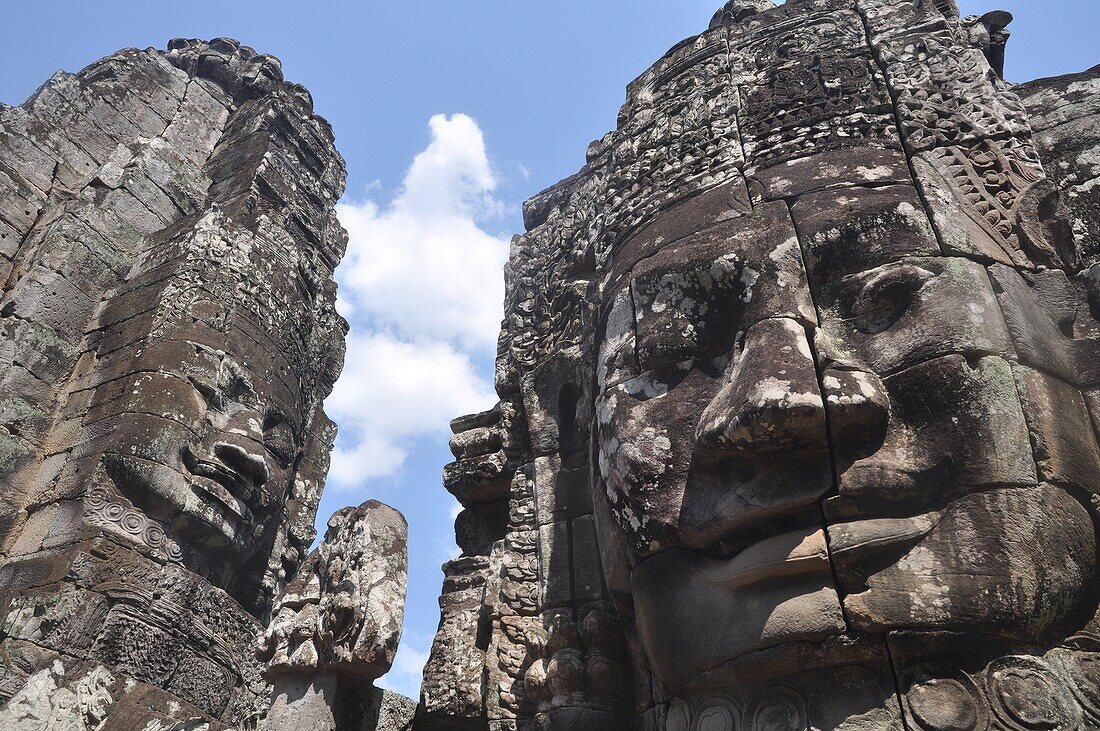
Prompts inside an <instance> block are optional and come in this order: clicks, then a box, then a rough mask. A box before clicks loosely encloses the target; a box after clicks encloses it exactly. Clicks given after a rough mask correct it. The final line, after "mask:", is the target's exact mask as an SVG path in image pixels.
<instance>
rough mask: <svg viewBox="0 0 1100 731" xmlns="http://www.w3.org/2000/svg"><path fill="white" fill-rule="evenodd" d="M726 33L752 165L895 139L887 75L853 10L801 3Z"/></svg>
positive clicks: (892, 143) (893, 143) (893, 144)
mask: <svg viewBox="0 0 1100 731" xmlns="http://www.w3.org/2000/svg"><path fill="white" fill-rule="evenodd" d="M807 5H810V7H809V8H807ZM833 5H834V6H835V3H834V4H833ZM815 11H816V12H815ZM787 13H789V14H790V15H791V16H793V17H784V16H785V14H787ZM777 16H778V17H777ZM731 34H732V35H731V39H730V46H731V63H732V64H733V68H734V74H735V79H736V80H737V82H738V83H739V84H740V85H741V89H742V94H743V95H744V100H745V101H744V104H743V105H742V109H741V110H740V119H741V136H742V140H743V142H744V146H745V155H746V157H747V159H748V163H749V164H750V165H751V166H754V167H764V166H767V165H770V164H775V163H777V162H781V161H783V160H787V159H791V158H793V157H797V156H800V155H805V154H808V153H818V152H823V151H825V150H828V149H832V148H836V147H845V146H850V145H861V144H867V143H868V142H874V143H876V144H880V145H883V146H887V147H896V146H898V145H899V144H900V142H899V140H898V136H897V132H896V124H895V120H894V115H893V108H892V104H891V101H890V96H889V94H888V93H887V91H886V84H885V80H884V79H883V77H882V74H881V72H880V71H879V69H878V67H877V65H876V64H875V62H874V59H873V58H872V56H871V53H870V49H869V48H868V47H867V45H866V41H865V39H864V37H863V24H862V22H861V21H860V18H859V16H858V15H857V14H856V13H855V12H854V11H853V10H850V9H847V8H844V9H837V8H835V7H830V8H827V9H823V10H817V8H815V7H813V5H812V4H809V3H800V4H799V6H798V7H795V6H791V7H790V8H786V7H781V8H777V9H776V10H774V11H772V12H769V13H767V14H766V15H757V16H751V17H750V18H749V19H748V20H747V21H745V22H744V23H741V24H739V25H737V26H735V27H733V28H732V29H731Z"/></svg>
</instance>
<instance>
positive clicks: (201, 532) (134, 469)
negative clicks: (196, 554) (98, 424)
mask: <svg viewBox="0 0 1100 731" xmlns="http://www.w3.org/2000/svg"><path fill="white" fill-rule="evenodd" d="M103 462H104V466H105V468H106V470H107V474H108V476H109V477H110V478H111V480H112V481H113V482H114V484H115V485H116V486H117V487H118V489H119V491H120V492H121V494H122V495H123V496H124V497H126V498H127V499H129V500H130V501H131V502H132V503H133V504H134V507H136V508H138V509H139V510H141V511H142V512H144V513H145V514H146V515H147V516H148V517H149V518H151V519H153V520H156V521H158V522H159V523H161V524H162V525H163V526H164V527H165V530H166V531H167V532H169V533H170V534H172V535H175V536H177V537H179V538H180V539H182V540H184V541H186V542H187V543H189V544H191V545H192V547H195V548H200V549H204V550H205V549H217V548H226V547H230V546H237V547H240V545H241V543H242V540H243V541H244V542H249V543H250V542H251V535H250V532H249V531H248V530H243V528H244V527H245V525H246V524H248V521H246V520H244V518H243V516H242V515H241V514H240V513H235V512H234V511H232V510H231V509H230V508H229V507H228V506H226V505H225V503H224V501H222V500H218V499H216V498H215V497H214V495H213V494H212V493H213V492H214V491H215V490H214V488H220V485H216V483H212V484H213V485H214V487H211V488H210V489H209V490H205V489H202V486H201V485H198V484H196V483H198V482H200V481H202V482H207V481H206V480H202V478H194V477H191V478H189V477H188V476H185V475H184V474H182V473H180V472H178V471H177V470H175V469H173V468H171V467H169V466H167V465H164V464H161V463H158V462H152V461H149V460H144V459H139V458H135V457H128V456H122V455H106V456H105V457H104V459H103ZM223 491H224V490H223ZM245 510H246V512H247V509H245ZM248 517H249V519H250V518H251V516H250V515H249V516H248Z"/></svg>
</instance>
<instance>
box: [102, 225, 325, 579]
mask: <svg viewBox="0 0 1100 731" xmlns="http://www.w3.org/2000/svg"><path fill="white" fill-rule="evenodd" d="M228 232H229V233H226V229H221V230H218V229H216V228H215V227H214V226H211V227H210V229H209V231H204V230H203V228H202V225H201V223H200V225H199V228H198V233H197V234H196V235H195V236H194V237H193V238H192V239H190V240H187V241H183V242H180V243H179V244H178V245H177V246H173V247H171V251H172V252H173V253H172V255H171V256H169V255H160V256H162V258H163V260H164V261H163V263H158V262H151V263H150V265H149V266H148V268H147V271H145V272H143V273H142V274H140V275H138V276H136V277H134V278H133V279H132V280H131V281H130V282H129V283H128V284H127V286H126V287H125V288H124V289H123V291H122V292H120V294H118V295H117V296H116V297H115V298H114V299H113V300H112V301H111V302H110V303H108V305H107V307H106V309H105V312H104V316H103V318H102V322H103V328H102V337H101V339H100V344H99V354H100V355H99V362H98V364H97V367H98V368H99V369H100V370H101V375H97V379H98V380H100V381H103V382H104V384H103V385H101V386H100V387H99V388H98V389H97V390H96V392H95V395H94V397H93V405H92V414H93V416H94V417H95V419H96V421H97V422H98V423H108V422H109V423H111V424H113V427H112V432H111V434H110V439H109V444H108V445H107V447H106V449H105V451H104V453H103V454H102V455H101V464H102V465H103V468H104V472H105V475H106V477H107V478H108V479H109V482H110V484H111V485H113V487H114V489H116V490H118V492H119V494H120V495H121V496H122V497H124V498H126V499H127V500H129V501H130V502H131V503H133V505H134V506H135V507H137V508H138V509H140V510H141V511H142V512H143V513H144V514H145V515H146V516H148V517H149V518H150V519H152V520H155V521H156V522H158V523H159V524H161V525H162V526H163V527H164V529H165V530H166V532H167V533H168V534H169V535H170V536H173V537H175V538H177V539H178V540H179V542H180V543H181V544H183V545H184V546H187V547H190V548H192V549H194V550H196V551H198V552H201V553H204V554H208V555H214V556H217V557H218V560H217V561H216V563H219V564H226V565H234V564H239V562H241V561H243V560H246V559H248V558H249V557H250V556H252V555H253V554H254V553H255V552H256V551H257V549H258V547H259V546H260V544H261V543H264V542H265V541H266V542H267V543H270V541H271V539H272V534H271V529H272V528H273V526H274V524H275V523H276V522H280V521H283V520H284V518H283V517H282V511H283V510H284V505H285V503H286V501H287V498H288V495H289V493H290V492H291V489H292V485H293V483H294V482H295V479H296V476H297V475H298V474H299V471H300V470H302V469H303V461H304V459H305V457H306V455H305V452H306V451H307V447H308V443H309V440H310V438H311V427H316V426H317V425H318V424H323V423H327V420H326V419H325V418H324V416H323V413H322V412H321V411H320V406H319V403H318V399H317V398H316V397H315V391H314V390H313V389H314V388H315V384H316V383H317V382H318V380H319V379H320V378H323V376H322V374H321V371H322V369H323V368H324V367H325V365H324V363H318V362H311V360H310V358H311V356H310V343H311V340H312V339H313V338H315V337H318V332H319V331H320V330H322V329H323V328H324V327H325V326H326V325H325V323H321V322H318V321H317V320H316V312H317V308H318V306H319V305H318V299H319V298H320V297H322V296H323V295H320V294H318V293H317V292H315V291H314V292H311V291H310V286H309V277H308V275H307V273H306V272H305V270H306V268H307V267H306V265H305V263H304V262H300V261H299V262H297V263H295V262H294V261H292V260H287V259H285V257H284V255H283V254H284V252H285V251H289V250H290V249H289V247H288V248H286V249H283V248H282V247H280V246H279V245H278V244H277V243H276V242H271V241H265V240H264V239H263V238H262V237H260V236H253V235H252V234H250V233H247V232H244V231H234V230H233V229H232V228H230V229H228ZM204 237H206V238H209V240H204ZM227 239H232V240H227ZM166 248H167V247H166ZM173 257H180V258H178V259H174V260H173ZM166 275H167V276H166ZM142 299H146V300H148V303H149V306H148V308H147V309H146V310H145V314H144V315H142V316H139V318H138V319H140V320H142V321H141V322H140V323H137V324H136V325H133V326H132V327H134V330H133V331H134V332H138V329H137V328H138V327H141V328H144V329H145V330H146V331H147V332H148V333H149V334H147V335H143V336H142V337H140V338H138V339H136V340H134V341H132V342H129V337H128V332H129V331H130V328H131V326H129V325H128V323H129V322H130V320H128V319H124V318H122V317H115V313H116V312H119V313H122V312H125V311H127V309H128V308H130V309H129V311H132V308H131V305H134V304H135V302H136V301H138V300H142ZM229 344H233V345H232V349H231V350H230V345H229ZM100 417H102V418H100ZM309 469H310V465H309V464H308V460H307V463H306V464H305V465H304V470H305V471H308V470H309Z"/></svg>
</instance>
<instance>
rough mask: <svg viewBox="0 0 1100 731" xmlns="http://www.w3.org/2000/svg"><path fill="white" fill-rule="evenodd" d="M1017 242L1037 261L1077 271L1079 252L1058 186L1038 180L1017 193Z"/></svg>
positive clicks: (1047, 181)
mask: <svg viewBox="0 0 1100 731" xmlns="http://www.w3.org/2000/svg"><path fill="white" fill-rule="evenodd" d="M1018 213H1019V219H1018V220H1019V221H1020V223H1019V231H1020V245H1021V246H1022V247H1024V249H1025V251H1026V253H1027V255H1028V256H1029V257H1030V258H1031V259H1032V261H1035V262H1036V263H1040V264H1048V265H1050V266H1054V267H1057V268H1060V269H1061V268H1065V269H1067V270H1070V271H1076V270H1077V269H1078V268H1080V256H1079V253H1078V250H1077V242H1076V240H1075V239H1074V236H1073V228H1072V226H1070V223H1069V218H1068V217H1067V216H1066V215H1065V206H1064V205H1063V203H1062V198H1061V195H1060V193H1059V191H1058V188H1057V187H1055V185H1054V184H1053V183H1052V182H1050V181H1049V180H1040V181H1039V182H1037V183H1035V185H1032V186H1031V187H1030V188H1028V189H1027V191H1026V192H1025V193H1024V194H1023V195H1022V196H1021V197H1020V203H1019V210H1018Z"/></svg>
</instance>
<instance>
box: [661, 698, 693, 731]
mask: <svg viewBox="0 0 1100 731" xmlns="http://www.w3.org/2000/svg"><path fill="white" fill-rule="evenodd" d="M665 731H691V706H690V705H688V703H687V701H685V700H682V699H680V698H677V699H675V700H673V701H672V703H671V704H669V707H668V715H667V716H665Z"/></svg>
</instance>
